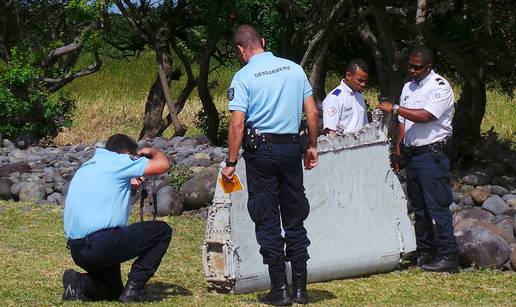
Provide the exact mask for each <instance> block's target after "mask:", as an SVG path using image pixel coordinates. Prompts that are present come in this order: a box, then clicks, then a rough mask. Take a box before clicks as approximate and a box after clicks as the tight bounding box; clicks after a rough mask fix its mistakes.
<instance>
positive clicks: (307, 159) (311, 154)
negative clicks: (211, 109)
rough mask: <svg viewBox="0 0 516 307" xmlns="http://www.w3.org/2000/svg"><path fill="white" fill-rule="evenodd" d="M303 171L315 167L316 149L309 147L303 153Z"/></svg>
mask: <svg viewBox="0 0 516 307" xmlns="http://www.w3.org/2000/svg"><path fill="white" fill-rule="evenodd" d="M303 158H304V163H305V169H307V170H310V169H312V168H314V167H316V166H317V148H316V147H312V146H310V148H308V149H307V150H306V151H305V153H304V157H303Z"/></svg>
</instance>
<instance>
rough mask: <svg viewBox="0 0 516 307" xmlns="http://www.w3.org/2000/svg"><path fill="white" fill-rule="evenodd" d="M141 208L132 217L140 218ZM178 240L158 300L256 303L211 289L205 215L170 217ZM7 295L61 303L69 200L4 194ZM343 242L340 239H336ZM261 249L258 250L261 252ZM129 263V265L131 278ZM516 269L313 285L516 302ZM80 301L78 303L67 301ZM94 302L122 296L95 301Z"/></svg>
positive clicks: (353, 298)
mask: <svg viewBox="0 0 516 307" xmlns="http://www.w3.org/2000/svg"><path fill="white" fill-rule="evenodd" d="M137 218H138V217H137V213H135V214H133V216H132V218H131V220H132V221H135V220H136V219H137ZM160 219H161V220H164V221H167V222H168V223H169V224H170V225H171V226H172V228H173V229H174V232H173V238H172V242H171V244H170V247H169V249H168V252H167V253H166V255H165V257H164V259H163V261H162V263H161V266H160V268H159V270H158V272H157V273H156V275H155V276H154V277H153V278H152V279H151V281H150V283H149V290H150V291H151V292H153V293H154V294H158V295H160V296H162V297H163V298H164V300H163V301H161V302H158V303H154V304H146V305H155V306H185V305H186V306H223V305H224V306H226V305H227V306H254V305H258V304H256V298H257V295H258V294H257V293H251V294H244V295H232V294H218V293H211V292H209V291H208V290H207V288H206V283H205V281H204V276H203V269H202V258H201V257H202V256H201V249H200V246H201V245H202V242H203V235H204V223H203V221H202V220H201V219H200V218H198V217H167V218H160ZM0 225H2V229H1V230H0V267H1V268H2V270H1V272H2V278H0V302H2V305H3V306H55V305H61V304H62V301H61V294H62V285H61V276H62V273H63V271H64V270H65V269H67V268H75V269H77V270H80V269H79V268H78V267H77V266H75V265H74V263H73V261H72V259H71V257H70V253H69V250H68V249H66V242H65V238H64V234H63V224H62V207H60V206H55V205H52V206H40V205H33V204H30V203H24V202H6V201H0ZM336 244H338V242H336ZM257 252H258V251H257ZM129 268H130V263H125V264H124V265H123V266H122V278H123V280H124V281H125V280H126V278H127V273H128V271H129ZM514 289H516V277H515V274H514V273H506V272H500V271H491V270H485V271H479V272H461V273H459V274H454V275H449V274H436V273H424V272H422V271H420V270H418V269H406V270H402V271H395V272H391V273H386V274H375V275H371V276H366V277H360V278H352V279H345V280H337V281H331V282H325V283H316V284H310V285H309V286H308V291H309V295H310V298H311V302H312V303H313V305H318V306H346V305H347V306H356V305H369V306H371V305H374V306H415V305H416V306H421V305H423V306H442V305H445V306H449V305H473V306H486V305H496V306H514V302H516V291H514ZM66 305H79V303H74V304H66ZM87 305H91V306H106V305H118V306H122V305H121V304H118V303H108V302H100V303H88V304H87Z"/></svg>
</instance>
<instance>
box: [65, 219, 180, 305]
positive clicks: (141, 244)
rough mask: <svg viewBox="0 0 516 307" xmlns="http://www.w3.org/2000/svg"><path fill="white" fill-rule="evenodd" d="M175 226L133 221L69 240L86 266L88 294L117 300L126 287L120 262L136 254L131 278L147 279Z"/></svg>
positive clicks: (77, 261)
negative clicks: (126, 224)
mask: <svg viewBox="0 0 516 307" xmlns="http://www.w3.org/2000/svg"><path fill="white" fill-rule="evenodd" d="M171 237H172V228H171V227H170V226H169V225H168V224H167V223H165V222H162V221H147V222H141V223H134V224H131V225H128V226H127V227H121V228H118V227H117V228H109V229H103V230H100V231H97V232H94V233H92V234H90V235H88V236H86V237H85V238H83V239H78V240H69V241H68V245H69V247H70V252H71V254H72V258H73V261H74V262H75V264H77V265H78V266H80V267H81V268H82V269H84V270H85V271H86V272H87V274H85V275H84V282H85V284H86V296H87V297H88V298H90V299H93V300H118V298H119V297H120V294H121V293H122V290H123V284H122V278H121V275H120V264H121V263H122V262H125V261H127V260H130V259H132V258H135V257H137V258H136V260H135V261H134V262H133V265H132V267H131V271H130V272H129V276H128V279H129V280H132V281H135V282H137V283H146V282H147V281H148V280H149V279H150V278H151V277H152V276H153V275H154V273H155V272H156V270H157V269H158V267H159V265H160V263H161V259H162V258H163V256H164V255H165V252H166V251H167V248H168V245H169V243H170V239H171Z"/></svg>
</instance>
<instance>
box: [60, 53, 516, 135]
mask: <svg viewBox="0 0 516 307" xmlns="http://www.w3.org/2000/svg"><path fill="white" fill-rule="evenodd" d="M238 68H239V66H238V64H235V65H234V66H233V67H229V68H225V67H223V68H221V69H218V70H217V71H215V72H214V73H212V74H211V76H210V84H211V86H212V91H211V93H212V95H213V97H214V100H215V103H216V105H217V108H218V110H219V112H222V111H224V110H227V106H226V103H227V102H226V99H225V96H226V95H225V93H226V90H227V88H228V87H229V84H230V83H231V78H232V76H233V74H234V73H235V72H236V71H237V70H238ZM196 70H197V67H196V66H194V74H196V73H197V71H196ZM155 74H156V72H155V60H154V55H153V54H152V53H151V52H145V53H142V54H141V55H140V56H139V57H137V58H132V59H131V60H113V59H104V64H103V67H102V69H101V70H100V72H98V73H95V74H93V75H90V76H87V77H83V78H80V79H77V80H75V81H74V82H73V83H71V84H70V85H69V86H67V87H66V88H65V89H64V91H66V92H68V93H69V94H71V95H72V97H74V98H75V99H76V100H77V109H76V111H75V115H74V117H73V120H74V122H73V125H72V127H71V128H70V129H66V130H65V131H63V132H61V133H60V134H59V135H58V137H57V138H56V139H55V142H56V144H58V145H63V144H76V143H94V142H96V141H98V140H106V139H107V138H108V137H109V136H110V135H111V134H113V133H126V134H128V135H130V136H132V137H138V134H139V132H140V129H141V125H142V122H143V112H144V108H145V100H146V97H147V92H148V90H149V88H150V86H151V85H152V82H154V79H155ZM184 82H186V81H185V79H184V78H183V79H182V80H181V82H179V83H178V82H175V81H174V82H173V83H172V86H171V91H172V95H173V97H177V95H178V94H179V92H180V90H181V89H182V86H183V85H184ZM338 82H339V78H338V76H332V77H331V78H329V80H327V83H326V88H327V90H331V89H332V88H333V87H335V86H337V84H338ZM458 89H459V87H457V86H455V87H454V90H455V96H456V99H458V97H459V95H460V93H459V92H458ZM487 95H488V97H487V110H486V115H485V117H484V121H483V123H482V131H486V130H488V129H490V128H491V127H494V130H495V131H496V132H497V133H498V134H499V135H500V137H501V138H502V139H504V140H508V141H512V142H513V143H516V115H515V112H514V110H515V107H516V100H515V99H514V98H512V99H511V98H510V97H508V96H507V95H504V94H502V93H501V91H500V90H498V89H497V88H491V89H490V90H489V91H488V92H487ZM365 96H366V98H367V99H368V101H370V103H371V105H375V104H376V98H377V97H378V90H377V88H375V87H371V88H369V89H368V90H366V92H365ZM201 109H202V107H201V102H200V100H199V97H198V96H197V92H196V89H195V90H194V91H193V92H192V95H191V97H190V98H189V100H188V102H187V103H186V106H185V108H184V109H183V111H182V112H181V114H180V115H179V118H180V120H181V121H182V123H183V124H185V125H186V126H187V127H188V132H187V135H189V136H192V135H197V134H199V133H200V132H199V130H198V129H197V128H196V127H195V114H196V113H197V112H199V111H200V110H201ZM165 112H167V110H165ZM226 114H227V113H226ZM172 134H173V131H171V130H170V128H169V129H167V131H165V136H166V137H170V136H171V135H172Z"/></svg>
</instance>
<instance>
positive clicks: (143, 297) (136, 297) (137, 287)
mask: <svg viewBox="0 0 516 307" xmlns="http://www.w3.org/2000/svg"><path fill="white" fill-rule="evenodd" d="M118 300H119V301H120V302H124V303H134V302H148V301H151V300H152V299H151V298H150V297H149V296H148V295H147V290H146V289H145V284H143V283H137V282H135V281H132V280H128V281H127V284H126V285H125V287H124V290H123V291H122V294H121V295H120V298H119V299H118Z"/></svg>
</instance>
